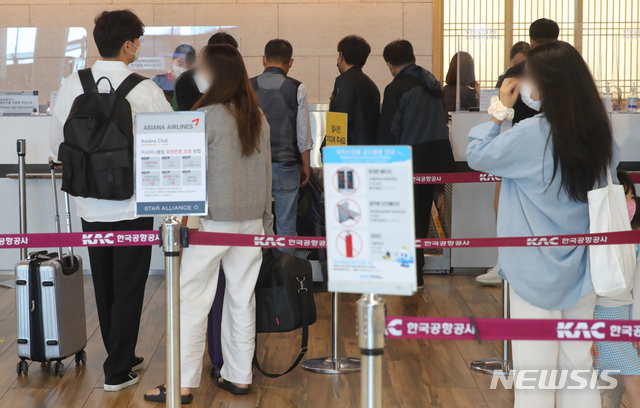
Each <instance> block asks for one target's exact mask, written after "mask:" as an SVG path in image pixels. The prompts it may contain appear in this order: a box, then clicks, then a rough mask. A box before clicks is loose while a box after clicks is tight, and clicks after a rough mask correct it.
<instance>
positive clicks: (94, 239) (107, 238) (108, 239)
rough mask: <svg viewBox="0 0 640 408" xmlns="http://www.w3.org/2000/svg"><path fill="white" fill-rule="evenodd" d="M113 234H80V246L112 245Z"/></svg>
mask: <svg viewBox="0 0 640 408" xmlns="http://www.w3.org/2000/svg"><path fill="white" fill-rule="evenodd" d="M113 243H114V242H113V233H112V232H110V233H108V234H104V237H103V236H102V234H82V245H97V244H101V245H104V244H113Z"/></svg>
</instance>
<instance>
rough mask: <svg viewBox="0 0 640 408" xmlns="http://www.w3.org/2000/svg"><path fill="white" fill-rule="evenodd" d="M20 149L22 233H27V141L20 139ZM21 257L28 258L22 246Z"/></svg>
mask: <svg viewBox="0 0 640 408" xmlns="http://www.w3.org/2000/svg"><path fill="white" fill-rule="evenodd" d="M16 148H17V150H18V178H19V180H18V198H19V201H20V233H21V234H26V233H27V188H26V187H27V186H26V180H27V175H26V170H25V165H24V160H25V156H26V154H27V141H26V140H25V139H18V140H17V143H16ZM20 259H27V248H20Z"/></svg>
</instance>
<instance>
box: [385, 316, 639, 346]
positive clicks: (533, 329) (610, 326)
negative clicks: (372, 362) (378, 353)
mask: <svg viewBox="0 0 640 408" xmlns="http://www.w3.org/2000/svg"><path fill="white" fill-rule="evenodd" d="M385 333H386V336H387V339H430V340H436V339H437V340H478V341H480V340H567V341H570V340H573V341H576V340H579V341H640V321H639V320H543V319H536V320H534V319H474V318H458V317H397V316H387V328H386V332H385Z"/></svg>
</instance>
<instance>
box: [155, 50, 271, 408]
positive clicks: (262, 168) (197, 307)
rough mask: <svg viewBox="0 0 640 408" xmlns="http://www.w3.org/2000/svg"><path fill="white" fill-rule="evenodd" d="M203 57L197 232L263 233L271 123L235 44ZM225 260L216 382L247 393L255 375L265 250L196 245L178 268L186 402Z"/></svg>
mask: <svg viewBox="0 0 640 408" xmlns="http://www.w3.org/2000/svg"><path fill="white" fill-rule="evenodd" d="M201 55H202V56H201V61H202V66H201V68H202V72H203V74H204V75H206V77H207V80H208V82H209V83H210V86H209V88H208V89H207V91H206V92H205V93H204V96H203V97H202V98H201V99H200V100H199V101H198V103H196V105H195V106H194V110H201V111H204V112H206V119H207V140H208V146H209V147H208V157H207V161H208V165H207V174H208V177H207V183H208V186H207V191H208V194H209V201H208V206H209V209H208V210H209V211H208V215H207V216H206V217H201V218H200V231H206V232H219V233H235V234H249V235H259V234H263V233H264V230H265V223H264V221H263V219H268V218H270V216H271V185H272V184H271V145H270V138H269V134H270V132H269V124H268V122H267V119H266V118H265V116H264V114H263V113H262V111H261V110H260V107H259V105H260V102H259V100H258V97H257V95H256V93H255V92H254V90H253V88H252V87H251V83H250V81H249V77H248V75H247V71H246V68H245V65H244V62H243V60H242V56H241V55H240V53H239V52H238V50H236V49H235V48H233V47H231V46H229V45H210V46H207V47H206V48H205V49H204V50H203V52H202V54H201ZM221 175H224V177H221ZM267 227H268V226H267ZM221 261H222V262H224V268H225V276H226V281H227V283H226V284H227V286H226V292H225V297H224V307H223V315H222V327H221V328H222V355H223V358H224V365H223V366H222V369H221V371H220V374H219V378H218V379H217V381H216V386H217V387H219V388H221V389H223V390H226V391H228V392H230V393H232V394H234V395H246V394H248V393H249V385H250V384H251V383H252V380H253V374H252V360H253V356H254V351H255V346H256V343H255V336H256V301H255V294H254V291H255V286H256V282H257V280H258V275H259V273H260V266H261V264H262V252H261V250H260V248H256V247H236V246H231V247H229V246H202V245H191V246H189V248H185V249H184V250H183V255H182V265H181V268H180V325H181V327H180V365H181V367H180V371H181V382H182V390H181V394H182V403H183V404H185V403H190V402H191V401H192V400H193V394H191V389H192V388H198V387H199V386H200V379H201V377H202V357H203V354H204V351H205V340H206V331H207V314H208V313H209V309H210V308H211V305H212V304H213V301H214V298H215V295H216V288H217V279H218V271H219V265H220V262H221ZM144 399H145V400H147V401H153V402H165V401H166V389H165V386H163V385H161V386H158V387H156V388H155V389H153V390H150V391H149V392H147V393H146V394H145V396H144Z"/></svg>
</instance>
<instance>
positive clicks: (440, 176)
mask: <svg viewBox="0 0 640 408" xmlns="http://www.w3.org/2000/svg"><path fill="white" fill-rule="evenodd" d="M629 175H630V176H631V179H632V180H633V181H634V182H635V183H640V173H629ZM501 180H502V179H501V178H500V177H497V176H493V175H491V174H488V173H481V172H468V173H429V174H414V175H413V183H414V184H458V183H495V182H496V181H501Z"/></svg>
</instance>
